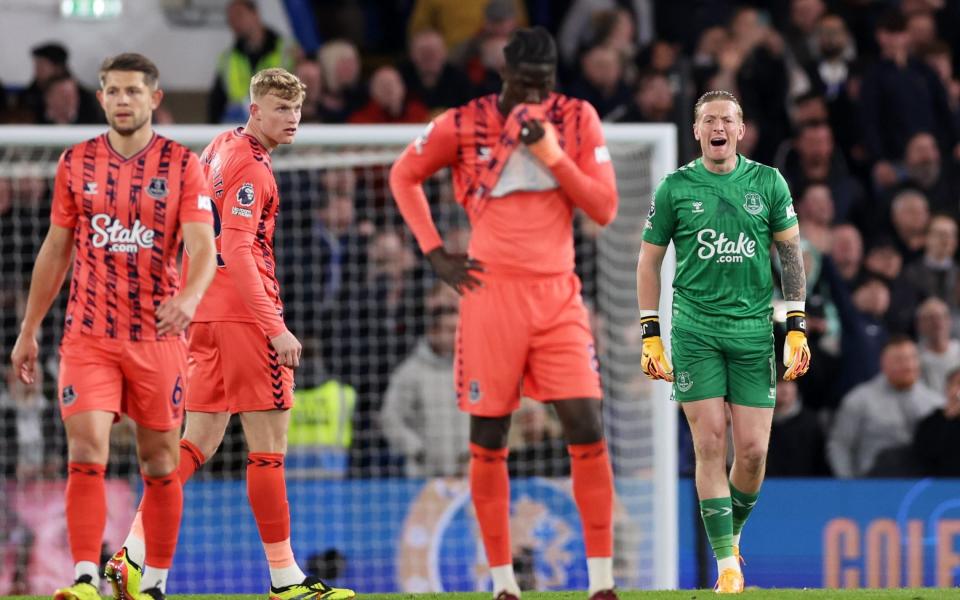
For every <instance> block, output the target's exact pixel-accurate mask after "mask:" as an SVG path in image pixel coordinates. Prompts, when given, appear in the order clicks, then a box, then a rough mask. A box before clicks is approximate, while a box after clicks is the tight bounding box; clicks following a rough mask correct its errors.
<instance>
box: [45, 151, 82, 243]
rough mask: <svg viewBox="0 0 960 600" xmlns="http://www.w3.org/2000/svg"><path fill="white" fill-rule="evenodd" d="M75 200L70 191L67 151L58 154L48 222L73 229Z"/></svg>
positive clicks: (75, 218) (75, 211)
mask: <svg viewBox="0 0 960 600" xmlns="http://www.w3.org/2000/svg"><path fill="white" fill-rule="evenodd" d="M79 214H80V213H79V211H78V209H77V203H76V200H74V197H73V193H72V192H71V191H70V169H69V166H68V164H67V152H64V153H63V154H61V155H60V162H59V163H57V175H56V177H55V178H54V181H53V202H52V203H51V205H50V222H51V223H53V224H54V225H59V226H60V227H66V228H68V229H73V228H74V227H75V226H76V224H77V218H78V217H79Z"/></svg>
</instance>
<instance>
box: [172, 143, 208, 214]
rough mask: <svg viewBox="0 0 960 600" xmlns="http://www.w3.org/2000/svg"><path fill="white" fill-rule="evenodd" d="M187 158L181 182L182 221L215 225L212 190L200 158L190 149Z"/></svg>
mask: <svg viewBox="0 0 960 600" xmlns="http://www.w3.org/2000/svg"><path fill="white" fill-rule="evenodd" d="M186 160H187V164H186V167H185V168H184V169H183V182H182V183H181V184H180V222H181V223H208V224H210V225H213V208H212V206H211V201H210V190H209V189H208V187H207V180H206V178H205V177H204V176H203V169H202V168H201V167H200V159H198V158H197V155H196V154H194V153H193V152H190V151H189V150H188V151H187V158H186Z"/></svg>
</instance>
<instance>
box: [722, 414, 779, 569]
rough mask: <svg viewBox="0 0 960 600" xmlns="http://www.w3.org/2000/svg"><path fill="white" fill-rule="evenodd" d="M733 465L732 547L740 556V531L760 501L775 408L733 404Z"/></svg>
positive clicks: (731, 484)
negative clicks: (758, 498)
mask: <svg viewBox="0 0 960 600" xmlns="http://www.w3.org/2000/svg"><path fill="white" fill-rule="evenodd" d="M730 412H731V417H732V419H731V420H732V426H733V455H734V460H733V468H732V469H731V470H730V496H731V500H732V503H733V546H734V552H735V554H737V557H738V558H739V554H740V552H739V548H740V533H741V532H742V531H743V525H744V523H745V522H746V520H747V517H748V516H750V511H751V510H753V506H754V505H755V504H756V502H757V497H758V496H759V494H760V486H761V485H762V484H763V476H764V472H765V470H766V465H767V448H768V447H769V445H770V428H771V425H772V423H773V409H772V408H759V407H755V406H741V405H739V404H731V405H730Z"/></svg>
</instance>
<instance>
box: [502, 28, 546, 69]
mask: <svg viewBox="0 0 960 600" xmlns="http://www.w3.org/2000/svg"><path fill="white" fill-rule="evenodd" d="M503 56H504V58H505V59H506V61H507V65H509V66H510V67H513V68H515V67H517V66H518V65H520V63H534V64H549V65H556V64H557V43H556V42H555V41H554V40H553V36H552V35H550V32H549V31H547V30H546V29H544V28H543V27H540V26H537V27H524V28H521V29H517V30H516V31H514V32H513V35H511V36H510V41H509V42H507V45H506V46H505V47H504V48H503Z"/></svg>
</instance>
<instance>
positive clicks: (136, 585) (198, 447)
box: [106, 411, 230, 600]
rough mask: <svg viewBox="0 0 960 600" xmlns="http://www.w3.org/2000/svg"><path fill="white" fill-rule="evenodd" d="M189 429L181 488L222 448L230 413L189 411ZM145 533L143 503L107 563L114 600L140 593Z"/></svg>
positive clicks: (179, 472)
mask: <svg viewBox="0 0 960 600" xmlns="http://www.w3.org/2000/svg"><path fill="white" fill-rule="evenodd" d="M185 421H186V430H185V431H184V434H183V438H182V439H181V440H180V444H179V463H178V465H177V475H178V476H179V478H180V483H181V485H183V484H186V483H187V481H188V480H189V479H190V477H192V476H193V474H194V473H196V472H197V470H198V469H200V467H201V466H203V463H205V462H206V461H207V460H209V459H210V458H211V457H212V456H213V455H214V454H215V453H216V451H217V448H219V447H220V442H222V441H223V435H224V432H225V431H226V429H227V424H228V423H229V422H230V413H228V412H220V413H205V412H194V411H188V412H187V415H186V418H185ZM144 539H145V537H144V531H143V503H142V502H141V505H140V507H139V508H138V509H137V514H136V515H135V516H134V517H133V523H132V524H131V526H130V531H129V533H127V538H126V539H125V540H124V542H123V547H122V548H121V549H120V550H119V551H118V552H117V553H116V554H114V555H113V558H111V559H110V561H109V562H108V563H107V567H106V572H107V575H108V577H110V579H111V584H114V585H115V587H114V598H115V599H116V600H121V599H122V597H123V596H121V594H123V595H126V596H131V595H133V594H136V593H137V592H138V591H139V589H140V577H141V573H142V572H143V564H144V562H145V559H146V553H147V547H146V543H145V541H144Z"/></svg>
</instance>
